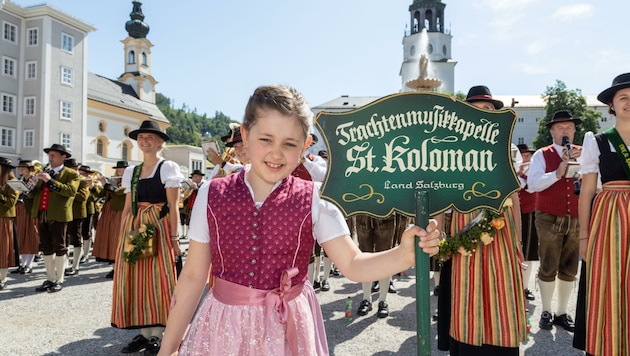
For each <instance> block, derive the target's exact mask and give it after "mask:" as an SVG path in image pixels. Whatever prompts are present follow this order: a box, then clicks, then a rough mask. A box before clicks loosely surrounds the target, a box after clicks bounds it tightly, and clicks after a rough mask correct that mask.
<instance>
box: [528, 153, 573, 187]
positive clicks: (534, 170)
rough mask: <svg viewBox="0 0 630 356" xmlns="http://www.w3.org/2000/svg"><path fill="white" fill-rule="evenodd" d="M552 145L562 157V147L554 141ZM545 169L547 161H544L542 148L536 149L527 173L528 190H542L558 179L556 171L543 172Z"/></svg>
mask: <svg viewBox="0 0 630 356" xmlns="http://www.w3.org/2000/svg"><path fill="white" fill-rule="evenodd" d="M553 147H554V149H555V150H556V153H557V154H558V157H560V158H562V149H563V148H564V147H563V146H561V145H558V144H555V143H554V144H553ZM546 170H547V162H545V156H544V155H543V152H542V149H539V150H536V152H534V155H533V156H532V160H531V161H530V163H529V172H528V173H527V191H528V192H530V193H534V192H542V191H543V190H545V189H547V188H549V187H551V186H552V185H553V184H554V183H555V182H557V181H559V180H560V179H558V177H556V171H552V172H545V171H546Z"/></svg>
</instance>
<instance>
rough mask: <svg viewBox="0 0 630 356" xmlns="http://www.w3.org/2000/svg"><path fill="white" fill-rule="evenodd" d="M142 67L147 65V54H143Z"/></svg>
mask: <svg viewBox="0 0 630 356" xmlns="http://www.w3.org/2000/svg"><path fill="white" fill-rule="evenodd" d="M142 65H145V66H146V65H147V54H146V53H144V52H142Z"/></svg>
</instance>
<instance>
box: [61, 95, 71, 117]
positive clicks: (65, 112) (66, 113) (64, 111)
mask: <svg viewBox="0 0 630 356" xmlns="http://www.w3.org/2000/svg"><path fill="white" fill-rule="evenodd" d="M59 106H60V109H59V110H60V111H61V118H62V119H66V120H72V103H71V102H69V101H64V100H61V101H60V105H59Z"/></svg>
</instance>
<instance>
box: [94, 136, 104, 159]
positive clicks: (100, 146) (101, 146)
mask: <svg viewBox="0 0 630 356" xmlns="http://www.w3.org/2000/svg"><path fill="white" fill-rule="evenodd" d="M104 146H105V145H104V144H103V139H102V138H99V139H98V140H97V141H96V154H97V155H99V156H101V157H104V156H103V150H104Z"/></svg>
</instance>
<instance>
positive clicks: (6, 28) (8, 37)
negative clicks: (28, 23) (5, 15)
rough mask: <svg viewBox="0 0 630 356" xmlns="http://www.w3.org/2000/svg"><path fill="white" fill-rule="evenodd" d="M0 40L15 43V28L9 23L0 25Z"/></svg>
mask: <svg viewBox="0 0 630 356" xmlns="http://www.w3.org/2000/svg"><path fill="white" fill-rule="evenodd" d="M2 38H3V39H4V40H5V41H9V42H13V43H17V26H15V25H14V24H12V23H9V22H3V23H2Z"/></svg>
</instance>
